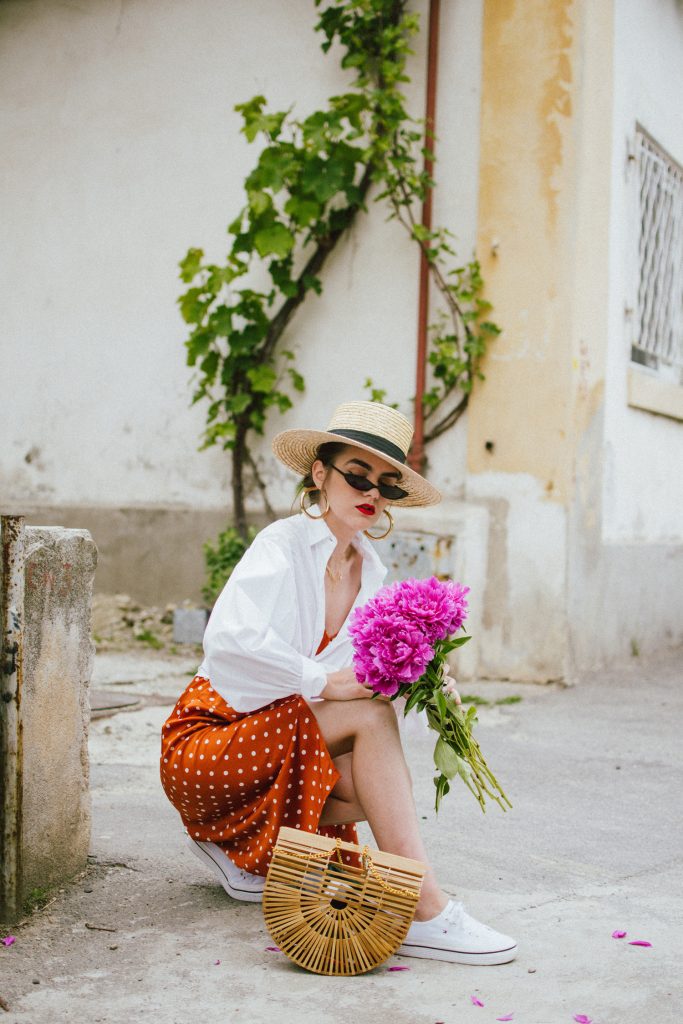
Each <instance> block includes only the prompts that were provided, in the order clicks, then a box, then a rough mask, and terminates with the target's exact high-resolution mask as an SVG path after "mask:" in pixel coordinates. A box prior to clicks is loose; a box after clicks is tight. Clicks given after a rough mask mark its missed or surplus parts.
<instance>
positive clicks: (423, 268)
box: [408, 0, 441, 473]
mask: <svg viewBox="0 0 683 1024" xmlns="http://www.w3.org/2000/svg"><path fill="white" fill-rule="evenodd" d="M440 7H441V0H429V44H428V50H427V99H426V104H425V108H426V109H425V149H428V150H429V151H430V152H429V153H428V154H427V155H426V156H425V158H424V171H425V174H427V176H428V177H429V178H431V177H432V174H433V168H434V161H433V160H432V157H431V154H432V153H433V152H434V147H435V144H436V139H435V138H434V134H435V130H436V82H437V66H438V57H439V13H440ZM432 191H433V190H432V189H431V188H430V189H428V190H427V194H426V195H425V198H424V202H423V203H422V225H423V227H425V228H426V229H427V230H428V231H431V229H432ZM428 320H429V263H428V262H427V257H426V256H425V254H424V252H420V298H419V306H418V315H417V370H416V379H415V435H414V437H413V444H412V448H411V451H410V455H409V456H408V463H409V465H410V466H411V468H412V469H414V470H416V471H417V472H418V473H421V472H422V469H423V467H424V461H425V452H424V410H423V408H422V396H423V395H424V391H425V381H426V367H427V323H428Z"/></svg>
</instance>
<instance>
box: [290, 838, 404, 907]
mask: <svg viewBox="0 0 683 1024" xmlns="http://www.w3.org/2000/svg"><path fill="white" fill-rule="evenodd" d="M341 851H342V841H341V839H339V838H337V839H336V840H335V844H334V846H333V847H332V849H331V850H322V851H321V852H320V853H309V854H307V855H306V860H332V858H333V857H334V856H335V855H336V857H337V861H338V863H339V864H340V866H341V867H344V863H343V861H342V856H341ZM301 856H303V855H301ZM360 861H361V864H362V865H363V870H364V871H365V873H366V875H372V877H373V878H374V879H375V881H376V882H379V884H380V885H381V886H382V888H383V889H385V890H386V891H387V892H388V893H391V894H392V896H404V897H405V896H407V897H409V898H410V899H414V900H415V902H416V903H417V900H418V898H419V893H415V892H412V890H410V889H403V888H399V887H398V886H394V885H389V883H388V882H387V881H386V879H384V878H382V876H381V875H380V873H379V871H378V870H377V868H376V867H375V865H374V862H373V859H372V854H371V852H370V847H369V846H367V845H366V846H364V847H363V849H362V850H361V852H360Z"/></svg>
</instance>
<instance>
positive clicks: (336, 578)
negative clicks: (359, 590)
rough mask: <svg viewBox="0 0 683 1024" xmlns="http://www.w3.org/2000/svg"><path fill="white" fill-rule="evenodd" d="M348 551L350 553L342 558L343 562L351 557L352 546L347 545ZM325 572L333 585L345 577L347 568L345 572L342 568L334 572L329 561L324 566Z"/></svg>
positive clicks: (348, 560)
mask: <svg viewBox="0 0 683 1024" xmlns="http://www.w3.org/2000/svg"><path fill="white" fill-rule="evenodd" d="M349 551H350V554H347V555H346V556H345V558H344V561H345V562H350V561H351V558H352V557H353V548H351V547H349ZM325 572H326V573H327V574H328V576H329V577H330V579H331V580H332V582H333V583H334V584H335V585H336V584H337V583H341V581H342V580H344V579H346V577H347V576H348V570H347V571H346V572H344V571H343V570H342V571H337V572H335V571H334V569H333V568H332V567H331V565H330V563H329V562H328V563H327V565H326V566H325Z"/></svg>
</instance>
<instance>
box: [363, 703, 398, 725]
mask: <svg viewBox="0 0 683 1024" xmlns="http://www.w3.org/2000/svg"><path fill="white" fill-rule="evenodd" d="M361 712H362V713H361V715H360V719H361V726H362V727H363V728H364V729H365V730H381V731H382V732H384V731H385V730H386V729H390V730H391V731H395V732H396V733H398V721H397V719H396V712H395V710H394V708H393V706H392V705H391V704H390V703H389V701H387V700H364V701H363V702H362V709H361Z"/></svg>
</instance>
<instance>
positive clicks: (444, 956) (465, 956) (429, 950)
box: [395, 943, 517, 967]
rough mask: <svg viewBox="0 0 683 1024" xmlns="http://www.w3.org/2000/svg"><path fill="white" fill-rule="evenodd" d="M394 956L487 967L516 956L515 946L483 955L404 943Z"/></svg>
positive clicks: (505, 961) (503, 962)
mask: <svg viewBox="0 0 683 1024" xmlns="http://www.w3.org/2000/svg"><path fill="white" fill-rule="evenodd" d="M395 955H396V956H414V957H417V958H418V959H420V960H443V961H445V963H448V964H471V965H473V966H475V967H476V966H477V965H479V966H480V967H489V966H494V965H496V964H507V963H509V962H510V961H511V960H514V959H515V957H516V956H517V946H516V945H515V946H509V947H508V948H507V949H495V950H490V951H488V952H485V953H472V952H470V951H465V950H462V951H461V950H457V949H442V948H440V947H438V946H419V945H412V944H407V943H404V944H403V945H402V946H399V948H398V949H397V950H396V954H395Z"/></svg>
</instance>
